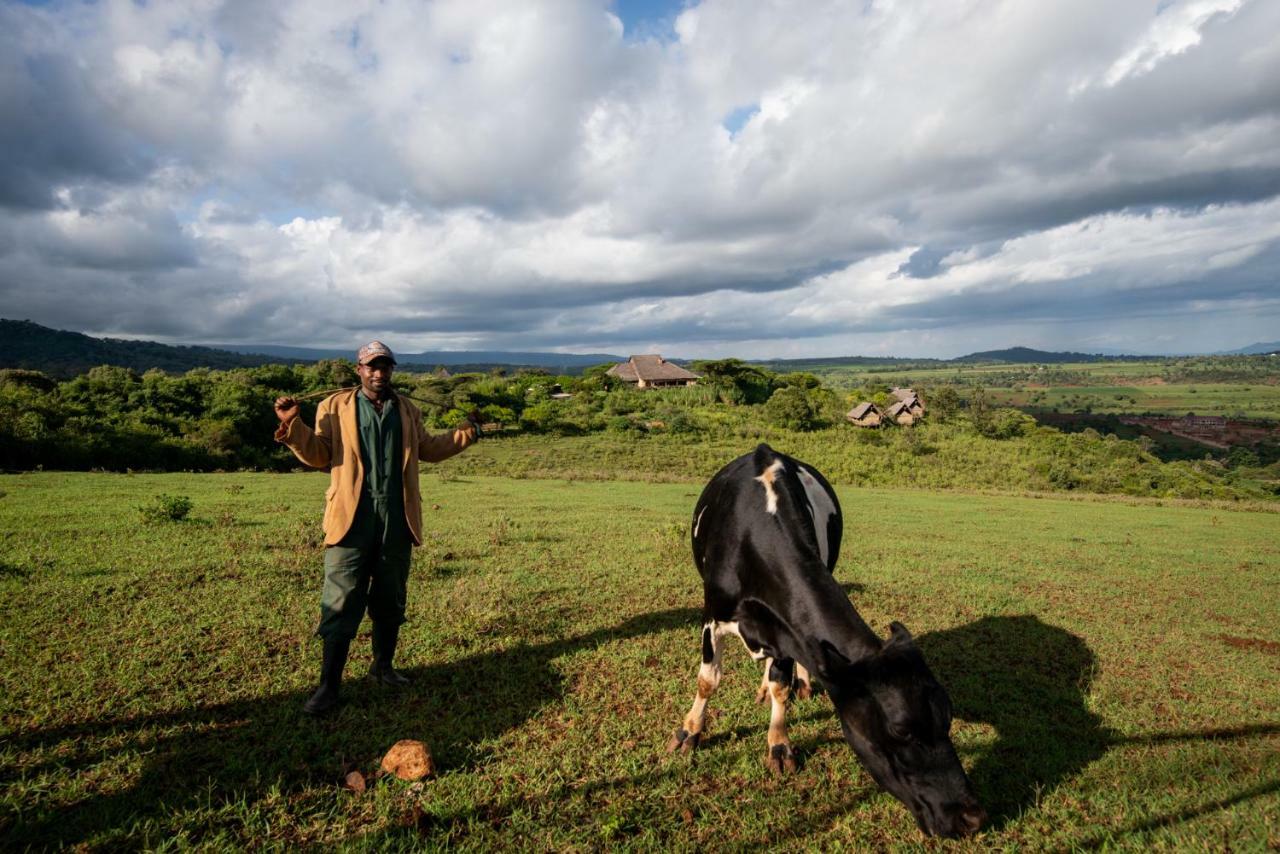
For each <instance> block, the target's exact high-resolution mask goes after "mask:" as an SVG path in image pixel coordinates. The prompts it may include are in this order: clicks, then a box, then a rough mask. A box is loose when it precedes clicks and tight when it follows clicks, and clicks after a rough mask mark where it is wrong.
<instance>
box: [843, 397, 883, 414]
mask: <svg viewBox="0 0 1280 854" xmlns="http://www.w3.org/2000/svg"><path fill="white" fill-rule="evenodd" d="M879 411H880V409H879V407H877V406H876V405H875V404H874V403H871V402H870V401H863V402H862V403H859V404H858V405H857V406H855V407H854V408H853V409H850V410H849V411H848V412H847V413H845V418H866V417H867V416H868V415H870V414H871V413H878V412H879Z"/></svg>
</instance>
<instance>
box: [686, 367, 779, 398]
mask: <svg viewBox="0 0 1280 854" xmlns="http://www.w3.org/2000/svg"><path fill="white" fill-rule="evenodd" d="M693 369H694V370H695V371H697V372H698V373H700V374H702V380H701V382H702V383H703V384H704V385H710V386H714V387H715V388H716V390H717V392H719V395H720V399H721V400H723V401H724V402H726V403H747V404H756V403H764V402H765V401H766V400H768V399H769V395H770V394H771V393H772V392H773V389H774V387H775V382H774V380H775V377H774V374H773V373H772V372H770V371H766V370H764V369H763V368H757V367H755V366H753V365H748V364H746V363H745V362H743V361H742V360H741V359H715V360H710V361H698V362H694V363H693Z"/></svg>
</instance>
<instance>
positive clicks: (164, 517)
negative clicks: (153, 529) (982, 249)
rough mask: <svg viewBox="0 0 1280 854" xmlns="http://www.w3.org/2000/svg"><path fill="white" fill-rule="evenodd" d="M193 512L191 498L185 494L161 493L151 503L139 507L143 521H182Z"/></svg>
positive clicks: (153, 522) (152, 522)
mask: <svg viewBox="0 0 1280 854" xmlns="http://www.w3.org/2000/svg"><path fill="white" fill-rule="evenodd" d="M190 512H191V499H190V498H188V497H187V496H185V495H166V494H164V493H161V494H160V495H157V496H156V497H155V498H153V499H152V500H151V503H150V504H143V505H140V506H139V507H138V513H139V514H140V515H141V516H142V521H144V522H147V523H151V524H155V523H158V522H181V521H182V520H183V519H185V518H187V514H188V513H190Z"/></svg>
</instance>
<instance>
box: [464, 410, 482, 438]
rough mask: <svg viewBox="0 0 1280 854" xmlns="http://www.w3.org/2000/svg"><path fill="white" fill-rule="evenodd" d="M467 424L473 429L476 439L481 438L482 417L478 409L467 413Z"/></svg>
mask: <svg viewBox="0 0 1280 854" xmlns="http://www.w3.org/2000/svg"><path fill="white" fill-rule="evenodd" d="M467 422H468V423H469V424H470V425H471V426H472V427H474V428H475V431H476V438H477V439H480V438H483V436H484V428H483V427H482V426H481V425H482V424H484V416H483V415H481V414H480V410H479V409H473V410H471V411H470V412H468V413H467Z"/></svg>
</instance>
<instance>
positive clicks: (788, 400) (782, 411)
mask: <svg viewBox="0 0 1280 854" xmlns="http://www.w3.org/2000/svg"><path fill="white" fill-rule="evenodd" d="M764 414H765V418H766V419H768V421H769V423H770V424H772V425H773V426H775V427H781V428H783V429H784V430H812V429H814V428H815V427H817V426H818V413H817V411H816V410H815V408H814V405H813V402H812V401H810V400H809V397H808V395H806V394H805V393H804V389H801V388H797V387H796V386H787V387H786V388H780V389H778V390H777V391H775V392H774V393H773V396H772V397H770V398H769V402H768V403H766V404H765V405H764Z"/></svg>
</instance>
